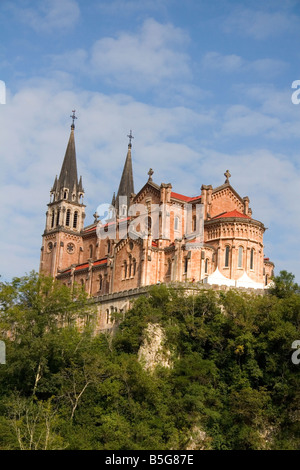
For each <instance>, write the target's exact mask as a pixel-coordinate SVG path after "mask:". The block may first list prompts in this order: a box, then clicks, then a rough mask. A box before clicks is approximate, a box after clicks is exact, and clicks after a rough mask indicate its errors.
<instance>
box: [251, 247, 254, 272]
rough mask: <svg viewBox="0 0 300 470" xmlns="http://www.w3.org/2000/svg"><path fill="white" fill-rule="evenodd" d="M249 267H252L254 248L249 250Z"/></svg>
mask: <svg viewBox="0 0 300 470" xmlns="http://www.w3.org/2000/svg"><path fill="white" fill-rule="evenodd" d="M250 269H254V248H251V251H250Z"/></svg>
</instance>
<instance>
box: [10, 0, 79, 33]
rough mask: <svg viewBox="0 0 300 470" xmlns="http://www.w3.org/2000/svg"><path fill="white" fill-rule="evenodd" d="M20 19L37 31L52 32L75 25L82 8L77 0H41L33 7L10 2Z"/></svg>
mask: <svg viewBox="0 0 300 470" xmlns="http://www.w3.org/2000/svg"><path fill="white" fill-rule="evenodd" d="M8 9H10V10H11V11H12V12H13V13H14V15H15V16H16V17H17V18H18V20H19V21H22V23H25V24H26V25H27V26H30V27H31V28H32V29H34V30H35V31H36V32H38V33H40V32H46V33H51V32H54V31H58V30H61V31H64V30H66V29H69V28H71V27H73V26H74V25H75V24H76V22H77V21H78V19H79V16H80V9H79V6H78V3H77V1H76V0H40V1H38V2H35V6H34V7H33V8H22V7H20V6H19V5H12V4H9V7H8Z"/></svg>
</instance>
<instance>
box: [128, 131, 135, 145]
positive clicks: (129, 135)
mask: <svg viewBox="0 0 300 470" xmlns="http://www.w3.org/2000/svg"><path fill="white" fill-rule="evenodd" d="M127 137H129V144H128V145H129V147H131V139H134V137H133V135H132V130H131V129H130V132H129V134H128V135H127Z"/></svg>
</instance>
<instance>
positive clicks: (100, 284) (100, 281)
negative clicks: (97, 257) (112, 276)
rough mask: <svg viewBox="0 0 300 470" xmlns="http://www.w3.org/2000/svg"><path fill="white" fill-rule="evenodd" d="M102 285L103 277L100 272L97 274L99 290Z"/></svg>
mask: <svg viewBox="0 0 300 470" xmlns="http://www.w3.org/2000/svg"><path fill="white" fill-rule="evenodd" d="M102 285H103V277H102V274H100V276H99V290H100V291H101V290H102Z"/></svg>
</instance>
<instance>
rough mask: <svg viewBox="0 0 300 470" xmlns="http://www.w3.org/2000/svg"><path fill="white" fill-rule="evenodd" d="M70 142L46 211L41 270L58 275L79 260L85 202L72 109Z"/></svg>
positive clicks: (74, 117) (47, 273)
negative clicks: (78, 170)
mask: <svg viewBox="0 0 300 470" xmlns="http://www.w3.org/2000/svg"><path fill="white" fill-rule="evenodd" d="M72 113H73V114H72V115H71V118H72V125H71V133H70V137H69V142H68V145H67V149H66V153H65V157H64V160H63V164H62V167H61V171H60V175H59V178H57V176H56V177H55V180H54V184H53V186H52V188H51V190H50V202H49V204H48V210H47V212H46V227H45V231H44V234H43V244H42V249H41V262H40V272H42V273H44V274H46V275H51V276H53V277H55V276H56V275H57V273H58V272H59V271H61V270H64V269H66V268H67V267H69V266H71V265H72V264H77V263H78V262H79V255H80V250H81V249H82V248H81V246H82V236H81V232H82V229H83V224H84V218H85V205H84V204H83V196H84V190H83V187H82V177H80V179H79V180H78V176H77V163H76V150H75V137H74V131H75V125H74V121H75V119H77V117H76V116H75V110H73V111H72Z"/></svg>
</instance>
